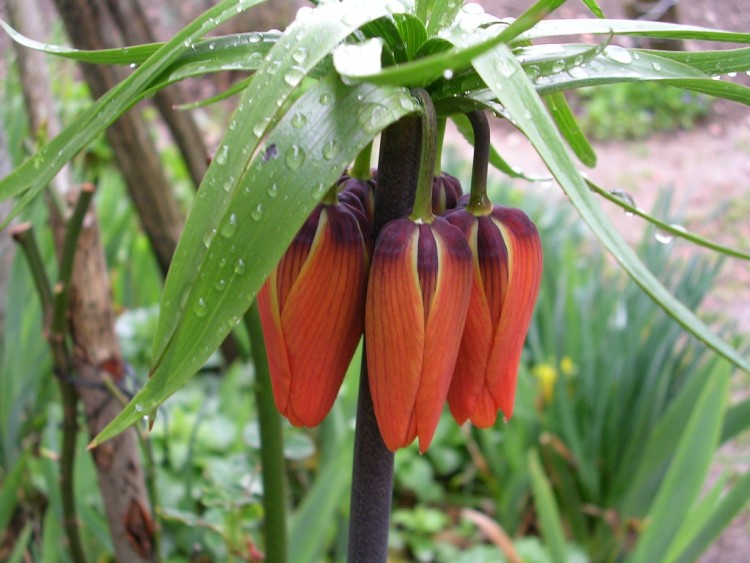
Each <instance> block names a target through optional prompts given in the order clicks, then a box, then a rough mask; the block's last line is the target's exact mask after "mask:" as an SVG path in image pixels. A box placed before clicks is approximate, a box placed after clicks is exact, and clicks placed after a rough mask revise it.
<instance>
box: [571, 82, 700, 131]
mask: <svg viewBox="0 0 750 563" xmlns="http://www.w3.org/2000/svg"><path fill="white" fill-rule="evenodd" d="M576 97H577V98H578V100H577V103H576V104H575V105H576V109H577V112H576V113H577V116H578V118H579V122H580V124H581V127H582V128H583V130H584V131H586V132H587V133H588V134H589V135H590V136H591V137H593V138H595V139H598V140H601V141H617V140H625V139H645V138H646V137H649V136H651V135H652V134H654V133H656V132H659V131H673V130H675V129H685V130H689V129H692V128H693V127H694V126H695V125H696V123H697V122H698V121H699V120H700V119H701V118H703V117H705V116H706V115H707V114H708V112H709V110H710V109H711V101H710V98H708V97H707V96H704V95H702V94H696V93H694V92H688V91H685V90H681V89H679V88H664V87H663V86H661V85H659V84H656V83H654V82H649V83H646V84H639V83H636V82H622V83H620V84H606V85H604V86H600V87H597V88H581V89H579V90H578V91H577V93H576Z"/></svg>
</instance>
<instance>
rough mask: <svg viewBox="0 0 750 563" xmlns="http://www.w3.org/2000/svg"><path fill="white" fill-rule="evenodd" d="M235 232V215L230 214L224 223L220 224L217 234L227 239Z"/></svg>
mask: <svg viewBox="0 0 750 563" xmlns="http://www.w3.org/2000/svg"><path fill="white" fill-rule="evenodd" d="M236 232H237V214H236V213H232V214H231V215H230V216H229V219H227V220H226V221H225V222H224V223H222V225H221V227H220V229H219V233H220V234H221V236H223V237H224V238H229V237H231V236H233V235H234V233H236Z"/></svg>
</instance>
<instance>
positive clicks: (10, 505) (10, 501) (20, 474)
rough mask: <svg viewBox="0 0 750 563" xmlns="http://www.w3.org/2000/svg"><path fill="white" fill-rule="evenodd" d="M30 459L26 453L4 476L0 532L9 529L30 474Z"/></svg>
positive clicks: (0, 490)
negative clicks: (22, 488)
mask: <svg viewBox="0 0 750 563" xmlns="http://www.w3.org/2000/svg"><path fill="white" fill-rule="evenodd" d="M28 457H29V453H28V452H24V453H23V454H22V455H21V457H20V458H19V459H18V461H17V462H16V464H15V465H14V466H13V467H11V468H9V470H8V471H7V472H5V474H4V475H3V480H2V486H0V531H2V530H5V529H6V528H7V527H8V524H9V523H10V520H11V517H12V516H13V511H14V510H15V508H16V504H17V503H18V500H19V499H18V491H19V490H20V489H21V485H22V484H23V481H24V477H25V475H27V473H28V467H27V465H28V464H27V462H28Z"/></svg>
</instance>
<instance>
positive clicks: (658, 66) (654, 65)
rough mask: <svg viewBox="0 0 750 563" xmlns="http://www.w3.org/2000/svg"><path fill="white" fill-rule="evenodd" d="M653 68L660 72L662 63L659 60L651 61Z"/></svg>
mask: <svg viewBox="0 0 750 563" xmlns="http://www.w3.org/2000/svg"><path fill="white" fill-rule="evenodd" d="M651 68H653V69H654V70H655V71H656V72H659V71H660V70H661V65H660V64H659V63H657V62H653V63H651Z"/></svg>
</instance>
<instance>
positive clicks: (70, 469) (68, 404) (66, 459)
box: [13, 198, 90, 563]
mask: <svg viewBox="0 0 750 563" xmlns="http://www.w3.org/2000/svg"><path fill="white" fill-rule="evenodd" d="M89 201H90V198H89ZM84 213H85V209H84ZM74 218H75V219H76V220H77V221H78V225H77V227H76V226H75V225H74V224H73V218H71V221H70V223H69V227H68V233H72V234H73V235H74V238H72V242H70V245H71V246H70V247H69V246H68V245H67V244H66V246H65V248H66V250H67V251H68V252H69V253H71V254H75V247H76V242H77V240H78V234H77V233H80V226H81V223H80V222H81V221H83V215H80V216H74ZM13 238H14V240H15V241H16V242H18V243H19V244H20V245H21V250H22V251H23V252H24V256H25V257H26V260H27V261H28V262H29V267H30V269H31V271H32V275H33V277H34V283H35V285H36V287H37V291H38V292H39V297H40V299H41V301H42V307H43V310H44V316H45V320H50V315H52V319H51V322H52V326H51V327H50V330H49V331H48V334H47V341H48V343H49V346H50V350H51V352H52V362H53V364H54V367H55V372H56V373H57V375H58V379H57V381H58V384H59V386H60V398H61V400H62V407H63V420H62V433H63V441H62V446H61V450H60V499H61V502H62V508H63V529H64V530H65V536H66V538H67V540H68V549H69V551H70V557H71V559H72V560H73V562H74V563H86V556H85V555H84V551H83V544H82V543H81V535H80V530H79V527H78V517H77V513H76V503H75V480H74V474H75V457H76V441H77V437H78V430H79V426H78V393H77V392H76V390H75V388H74V386H73V384H72V383H71V382H70V381H68V380H66V379H65V377H67V376H69V375H70V366H71V359H70V352H69V350H68V347H67V346H66V340H65V332H66V328H67V325H66V323H65V320H66V318H67V291H66V290H65V288H66V287H67V286H68V284H69V283H70V274H71V272H72V268H67V267H66V268H65V269H63V268H62V267H61V268H60V273H61V274H62V273H64V272H67V278H60V280H59V281H58V283H57V284H55V288H54V290H50V287H49V280H48V278H47V275H46V273H45V271H44V264H43V262H42V259H41V254H40V253H39V248H38V246H37V245H36V242H35V237H34V234H33V231H32V228H31V225H28V224H25V225H19V226H18V227H16V229H15V230H14V232H13ZM68 238H70V237H66V242H68V241H67V239H68ZM71 249H72V250H71ZM64 258H65V254H64V255H63V259H64ZM70 262H71V265H72V259H71V260H70Z"/></svg>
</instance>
